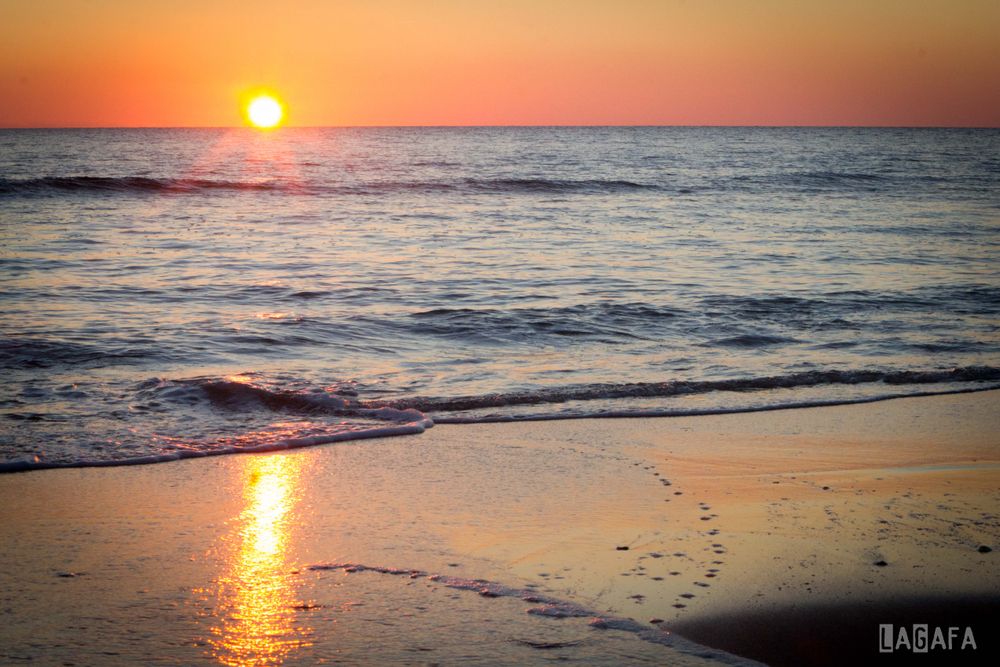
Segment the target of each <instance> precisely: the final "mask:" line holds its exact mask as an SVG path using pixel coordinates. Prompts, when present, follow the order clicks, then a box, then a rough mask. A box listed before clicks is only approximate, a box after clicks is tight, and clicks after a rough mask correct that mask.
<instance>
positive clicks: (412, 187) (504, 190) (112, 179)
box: [0, 176, 662, 196]
mask: <svg viewBox="0 0 1000 667" xmlns="http://www.w3.org/2000/svg"><path fill="white" fill-rule="evenodd" d="M660 189H662V188H661V186H659V185H654V184H644V183H637V182H634V181H628V180H616V179H582V180H571V179H548V178H460V179H452V180H438V181H367V182H358V183H326V182H303V181H297V180H284V181H280V180H274V181H231V180H216V179H203V178H154V177H149V176H44V177H40V178H28V179H7V178H0V195H43V194H49V193H58V192H79V193H96V194H102V193H103V194H114V193H126V194H127V193H133V194H135V193H138V194H142V193H147V194H148V193H163V194H185V193H195V194H196V193H207V192H214V191H223V192H233V191H248V192H277V193H287V194H339V195H369V196H373V195H388V194H394V193H412V192H416V193H442V192H456V193H467V194H518V193H522V194H545V193H550V194H571V193H583V194H586V193H592V194H594V193H597V194H600V193H604V194H608V193H624V192H641V191H644V190H653V191H655V190H660Z"/></svg>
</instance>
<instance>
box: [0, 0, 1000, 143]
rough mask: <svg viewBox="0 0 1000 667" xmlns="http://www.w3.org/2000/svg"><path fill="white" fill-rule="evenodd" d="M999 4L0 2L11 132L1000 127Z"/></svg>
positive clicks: (2, 114) (3, 121) (2, 84)
mask: <svg viewBox="0 0 1000 667" xmlns="http://www.w3.org/2000/svg"><path fill="white" fill-rule="evenodd" d="M997 35H1000V2H998V1H997V0H950V1H938V0H927V1H922V0H863V1H861V0H840V1H836V2H827V1H822V2H819V1H817V2H809V0H797V1H796V0H698V1H696V0H688V1H686V2H685V1H684V0H617V1H614V0H607V1H604V0H601V1H598V0H496V1H490V2H486V1H482V2H478V1H476V0H465V1H461V0H438V1H436V2H435V1H431V0H354V1H348V0H344V1H337V0H325V1H320V0H315V1H309V0H271V1H259V0H171V1H169V2H157V1H154V0H89V1H87V0H23V1H22V0H0V126H3V127H25V126H27V127H52V126H57V127H58V126H220V125H221V126H228V125H239V124H241V123H242V122H243V121H242V116H241V110H240V108H239V103H238V100H239V99H240V96H241V94H243V93H245V91H246V90H248V89H250V88H255V87H261V86H263V87H269V88H271V89H273V90H275V91H277V92H278V93H279V94H280V95H281V97H282V98H283V99H284V100H285V102H286V103H287V105H288V113H289V115H288V123H289V124H290V125H593V124H597V125H604V124H614V125H633V124H641V125H646V124H655V125H660V124H663V125H960V126H961V125H972V126H994V127H995V126H1000V38H998V37H997Z"/></svg>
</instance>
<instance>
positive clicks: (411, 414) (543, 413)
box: [0, 366, 1000, 473]
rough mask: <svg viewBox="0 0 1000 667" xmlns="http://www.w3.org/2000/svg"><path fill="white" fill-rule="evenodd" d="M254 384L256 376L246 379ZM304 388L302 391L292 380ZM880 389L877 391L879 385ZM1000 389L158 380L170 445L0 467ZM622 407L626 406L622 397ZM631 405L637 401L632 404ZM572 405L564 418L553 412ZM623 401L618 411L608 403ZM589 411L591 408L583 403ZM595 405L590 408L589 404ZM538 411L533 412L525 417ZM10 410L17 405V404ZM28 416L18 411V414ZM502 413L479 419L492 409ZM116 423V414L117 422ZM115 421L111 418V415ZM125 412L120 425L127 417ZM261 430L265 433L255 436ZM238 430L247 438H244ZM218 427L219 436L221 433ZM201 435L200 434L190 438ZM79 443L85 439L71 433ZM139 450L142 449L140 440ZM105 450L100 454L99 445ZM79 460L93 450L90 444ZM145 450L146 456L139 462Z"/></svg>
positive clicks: (877, 377)
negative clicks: (438, 388)
mask: <svg viewBox="0 0 1000 667" xmlns="http://www.w3.org/2000/svg"><path fill="white" fill-rule="evenodd" d="M251 375H253V374H251ZM296 384H297V383H296ZM861 384H867V385H873V386H872V387H871V389H874V391H867V390H866V391H863V392H858V393H855V394H853V395H847V396H844V395H841V396H838V395H837V394H836V392H833V393H829V392H825V391H824V392H822V393H820V394H818V395H817V394H816V393H815V392H814V393H813V394H809V393H808V392H805V393H795V392H792V393H789V394H787V395H783V396H780V397H776V398H777V400H775V399H774V398H768V397H767V396H765V397H764V398H762V399H761V400H756V399H751V400H750V401H745V400H744V401H732V400H723V401H721V402H714V403H716V404H715V405H714V406H712V407H704V403H703V402H700V401H695V402H693V403H691V404H680V405H673V406H670V407H656V406H654V407H649V404H648V403H643V402H642V401H641V400H640V399H650V398H670V397H680V396H688V395H699V394H707V393H709V392H731V393H742V394H752V392H767V391H768V390H776V389H779V390H795V389H804V388H810V387H820V386H823V385H830V386H832V385H861ZM879 386H881V388H879ZM991 389H1000V368H995V367H990V366H970V367H963V368H954V369H950V370H944V369H938V370H927V371H906V370H881V371H879V370H855V371H815V372H806V373H797V374H790V375H781V376H770V377H756V378H742V379H732V380H714V381H709V380H706V381H685V380H677V381H667V382H653V383H622V384H589V385H582V386H581V385H571V386H563V387H553V388H544V389H537V390H531V391H521V392H506V393H494V394H485V395H478V396H457V397H426V396H413V397H401V398H392V399H365V398H362V397H360V396H359V392H358V391H357V390H356V389H354V388H353V387H352V386H351V385H345V386H343V387H324V388H308V387H290V386H289V385H288V383H287V381H285V384H281V382H280V381H273V382H270V383H269V382H268V381H267V380H266V379H262V380H261V381H251V378H249V377H248V378H242V379H232V378H223V377H203V378H193V379H180V380H163V379H159V378H152V379H150V380H147V381H145V382H142V383H140V384H139V385H137V386H136V387H134V388H133V390H132V391H133V396H132V401H131V404H130V406H129V412H130V413H133V414H136V415H156V417H154V418H153V419H154V422H155V423H156V424H158V425H157V426H156V427H155V433H156V435H155V438H154V439H156V440H158V441H162V443H163V444H165V445H167V446H165V447H158V446H154V447H153V448H152V449H149V447H148V446H147V445H148V442H147V441H149V440H150V438H151V437H152V436H153V432H152V431H151V432H149V433H147V434H146V435H142V433H141V432H140V431H141V429H140V430H139V431H137V430H136V428H135V427H132V426H129V427H128V429H127V430H128V433H130V434H131V435H132V436H135V437H138V439H139V441H138V442H137V443H135V444H133V445H130V446H129V447H127V448H125V449H122V450H121V451H118V450H115V451H114V452H112V453H111V456H110V457H108V455H107V454H102V457H101V458H92V457H88V456H87V455H86V454H84V455H83V456H79V455H76V456H73V457H71V458H69V457H67V458H55V457H54V458H51V459H49V458H45V457H42V456H34V457H30V458H29V457H21V458H15V459H14V460H7V461H4V462H0V473H3V472H20V471H30V470H40V469H46V468H67V467H93V466H117V465H140V464H148V463H159V462H164V461H174V460H178V459H185V458H196V457H204V456H215V455H221V454H237V453H245V452H267V451H278V450H284V449H293V448H300V447H310V446H315V445H322V444H329V443H336V442H346V441H352V440H360V439H368V438H381V437H390V436H401V435H415V434H419V433H422V432H424V431H425V430H426V429H428V428H430V427H432V426H433V425H434V424H435V423H438V424H468V423H488V422H509V421H539V420H553V419H584V418H612V417H682V416H699V415H715V414H728V413H749V412H760V411H767V410H781V409H792V408H806V407H820V406H833V405H847V404H852V403H868V402H875V401H880V400H887V399H891V398H903V397H913V396H930V395H939V394H949V393H964V392H971V391H985V390H991ZM622 399H625V400H622ZM627 399H636V400H635V401H629V400H627ZM571 401H572V402H574V403H575V404H574V405H572V406H570V409H568V410H562V411H556V410H553V409H552V408H551V407H550V406H552V405H553V404H558V403H567V402H571ZM601 401H616V402H617V403H616V405H612V406H608V405H607V404H604V405H601V404H600V402H601ZM588 402H593V403H588ZM588 405H591V406H593V407H588ZM530 406H538V407H539V409H538V410H535V411H526V410H525V408H527V407H530ZM10 407H19V406H17V405H13V404H12V405H11V406H10ZM20 407H23V406H20ZM498 408H499V409H501V410H500V411H498V412H494V413H484V412H483V411H484V410H488V409H498ZM114 415H118V412H116V413H114ZM114 415H112V416H114ZM8 417H9V418H11V419H15V420H19V421H25V420H29V421H30V420H32V419H35V420H36V421H37V420H38V419H43V420H46V421H52V419H50V417H53V418H55V421H64V422H65V421H67V419H62V418H61V417H59V415H48V414H46V415H38V416H37V417H36V416H34V414H33V413H31V414H29V413H25V412H23V411H21V412H17V413H14V414H8ZM124 417H125V414H124V413H122V414H121V415H120V416H115V419H116V420H118V419H122V418H124ZM166 422H169V423H172V424H174V425H175V427H178V428H180V431H178V432H176V433H174V434H173V435H169V434H167V433H165V432H163V428H162V426H163V424H165V423H166ZM189 423H193V424H202V425H203V426H204V425H205V424H217V423H224V424H230V428H233V429H235V430H231V431H224V432H223V433H222V434H218V435H215V436H211V437H206V435H207V434H206V435H202V436H195V437H194V438H193V439H191V438H189V437H185V436H184V434H183V431H184V429H185V428H186V425H187V424H189ZM254 424H256V425H257V426H258V427H259V428H257V429H254V427H253V425H254ZM240 429H244V430H245V429H250V431H248V432H246V433H243V432H241V431H240ZM216 430H217V429H216ZM197 432H199V427H198V426H197V425H196V426H195V430H194V431H193V432H192V433H197ZM71 437H73V440H74V442H78V441H79V439H80V438H79V437H78V434H73V435H72V436H71ZM140 442H141V443H142V444H139V443H140ZM100 449H102V450H103V447H102V448H100ZM81 451H82V452H86V451H88V450H87V449H86V447H84V448H83V449H81ZM140 452H141V453H140Z"/></svg>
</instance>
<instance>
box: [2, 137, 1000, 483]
mask: <svg viewBox="0 0 1000 667" xmlns="http://www.w3.org/2000/svg"><path fill="white" fill-rule="evenodd" d="M998 156H1000V131H996V130H936V129H780V128H775V129H761V128H757V129H753V128H419V129H417V128H365V129H361V128H354V129H352V128H337V129H305V128H303V129H282V130H279V131H275V132H258V131H253V130H248V129H205V130H141V129H133V130H3V131H0V281H2V283H0V300H2V306H3V307H2V315H0V368H2V372H3V383H2V385H0V411H2V413H3V414H2V416H0V469H2V470H22V469H30V468H38V467H50V466H63V465H109V464H111V465H113V464H124V463H137V462H139V463H141V462H152V461H159V460H165V459H172V458H179V457H189V456H203V455H208V454H216V453H227V452H235V451H242V450H259V449H280V448H285V447H293V446H303V445H310V444H318V443H324V442H333V441H337V440H344V439H355V438H362V437H372V436H378V435H393V434H398V435H413V434H417V433H419V432H421V431H422V430H424V429H425V428H427V427H429V426H431V425H432V424H433V423H435V422H436V423H442V422H475V421H489V420H506V419H538V418H573V417H584V416H599V415H608V416H620V415H635V414H643V415H671V414H699V413H706V412H724V411H739V410H758V409H770V408H774V407H782V406H797V405H813V404H824V403H838V402H850V401H862V400H873V399H878V398H883V397H889V396H899V395H913V394H922V393H934V392H945V391H965V390H975V389H983V388H988V387H996V386H998V385H1000V157H998Z"/></svg>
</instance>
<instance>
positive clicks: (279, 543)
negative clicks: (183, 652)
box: [209, 456, 310, 667]
mask: <svg viewBox="0 0 1000 667" xmlns="http://www.w3.org/2000/svg"><path fill="white" fill-rule="evenodd" d="M246 461H247V464H246V470H245V484H244V490H243V497H244V510H243V512H242V513H241V514H240V516H239V518H238V531H237V532H236V533H235V534H234V538H233V539H234V548H233V549H232V550H231V552H230V555H229V559H230V560H229V562H228V564H227V565H228V567H227V571H226V572H225V574H224V575H223V577H222V578H221V579H220V581H219V584H220V586H219V604H218V608H217V609H216V612H215V615H216V617H217V618H218V620H219V621H220V622H219V624H218V625H217V626H215V627H213V628H212V631H211V632H212V636H211V637H210V638H209V644H210V645H211V647H212V654H213V657H214V658H215V659H216V660H218V662H219V663H221V664H223V665H229V666H231V667H236V666H250V667H264V666H265V665H280V664H282V663H283V662H284V661H285V659H286V658H287V657H288V656H289V654H291V653H292V652H293V651H295V650H296V649H299V648H302V647H305V646H309V645H310V642H309V640H308V639H307V636H308V633H309V628H307V627H304V626H302V625H300V624H298V623H296V606H297V600H296V598H295V591H294V590H293V588H292V586H291V585H290V583H289V577H291V576H293V575H291V574H290V570H291V569H292V567H291V565H290V564H289V563H288V562H287V552H288V547H289V540H290V529H291V523H292V522H291V518H292V514H293V511H294V507H295V504H296V501H297V497H296V494H295V488H296V484H297V482H298V480H299V477H300V473H301V459H299V458H298V457H294V456H248V457H246Z"/></svg>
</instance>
